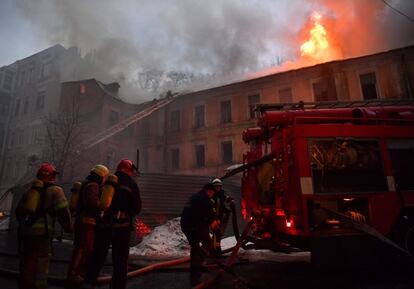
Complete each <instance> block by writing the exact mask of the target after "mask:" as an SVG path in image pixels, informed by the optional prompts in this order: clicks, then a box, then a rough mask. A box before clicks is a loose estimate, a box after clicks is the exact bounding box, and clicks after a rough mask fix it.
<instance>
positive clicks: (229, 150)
mask: <svg viewBox="0 0 414 289" xmlns="http://www.w3.org/2000/svg"><path fill="white" fill-rule="evenodd" d="M221 160H222V162H223V164H231V163H232V162H233V146H232V142H231V141H224V142H222V143H221Z"/></svg>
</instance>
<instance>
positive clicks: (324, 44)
mask: <svg viewBox="0 0 414 289" xmlns="http://www.w3.org/2000/svg"><path fill="white" fill-rule="evenodd" d="M311 18H312V21H313V27H312V29H311V30H310V31H309V36H310V37H309V39H308V40H307V41H306V42H305V43H303V44H302V45H301V46H300V51H301V54H302V56H307V57H310V58H313V59H321V58H322V59H323V58H325V54H326V52H327V49H328V48H329V42H328V38H327V32H326V29H325V27H324V26H323V25H322V24H321V22H320V21H321V19H322V15H321V14H319V13H316V12H314V13H313V14H312V16H311Z"/></svg>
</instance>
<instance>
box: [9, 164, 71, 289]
mask: <svg viewBox="0 0 414 289" xmlns="http://www.w3.org/2000/svg"><path fill="white" fill-rule="evenodd" d="M57 174H58V172H57V171H56V169H55V167H54V166H53V165H52V164H50V163H43V164H42V165H41V166H40V167H39V169H38V171H37V176H36V177H37V179H36V180H35V181H34V182H33V185H32V186H31V188H30V190H29V191H27V192H26V193H25V194H24V195H23V197H22V199H21V200H20V201H19V204H18V205H17V207H16V216H17V219H18V220H19V236H20V237H21V238H19V239H20V240H19V243H20V241H21V247H20V245H19V247H20V275H19V288H20V289H33V288H37V289H40V288H46V287H47V275H48V270H49V261H50V256H51V254H52V239H53V234H54V232H53V230H54V224H55V221H56V219H57V220H58V222H59V223H60V225H61V226H62V227H63V229H64V230H65V232H70V231H71V229H72V228H71V216H70V212H69V208H68V202H67V200H66V198H65V194H64V192H63V190H62V188H61V187H60V186H58V185H56V183H55V182H56V175H57Z"/></svg>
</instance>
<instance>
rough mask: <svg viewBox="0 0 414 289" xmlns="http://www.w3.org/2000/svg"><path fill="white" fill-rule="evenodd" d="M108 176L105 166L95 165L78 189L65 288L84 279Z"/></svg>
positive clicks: (76, 284)
mask: <svg viewBox="0 0 414 289" xmlns="http://www.w3.org/2000/svg"><path fill="white" fill-rule="evenodd" d="M108 175H109V170H108V168H107V167H106V166H104V165H101V164H99V165H96V166H94V167H93V168H92V169H91V171H90V173H89V175H88V176H87V177H86V180H85V181H84V182H83V183H82V185H81V187H80V190H79V195H78V197H77V198H78V201H77V204H76V209H75V216H76V217H75V219H76V221H75V238H74V242H73V245H74V248H73V252H72V259H71V262H70V264H69V268H68V273H67V281H68V282H67V283H68V284H67V285H68V286H67V287H70V286H72V285H73V286H78V285H79V284H80V283H82V281H83V279H84V277H85V272H86V267H87V261H88V260H89V258H90V255H91V253H92V249H93V245H94V238H95V225H96V221H97V219H98V218H99V217H100V214H101V210H102V208H101V203H100V199H99V196H100V195H101V191H102V186H103V184H104V182H105V180H106V179H107V177H108Z"/></svg>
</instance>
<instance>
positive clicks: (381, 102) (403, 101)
mask: <svg viewBox="0 0 414 289" xmlns="http://www.w3.org/2000/svg"><path fill="white" fill-rule="evenodd" d="M400 105H401V106H404V105H414V99H412V98H395V99H370V100H353V101H320V102H303V101H299V102H298V103H268V104H257V105H256V107H255V110H256V111H260V112H265V111H268V110H273V111H274V110H298V109H320V108H347V107H372V106H400Z"/></svg>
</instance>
